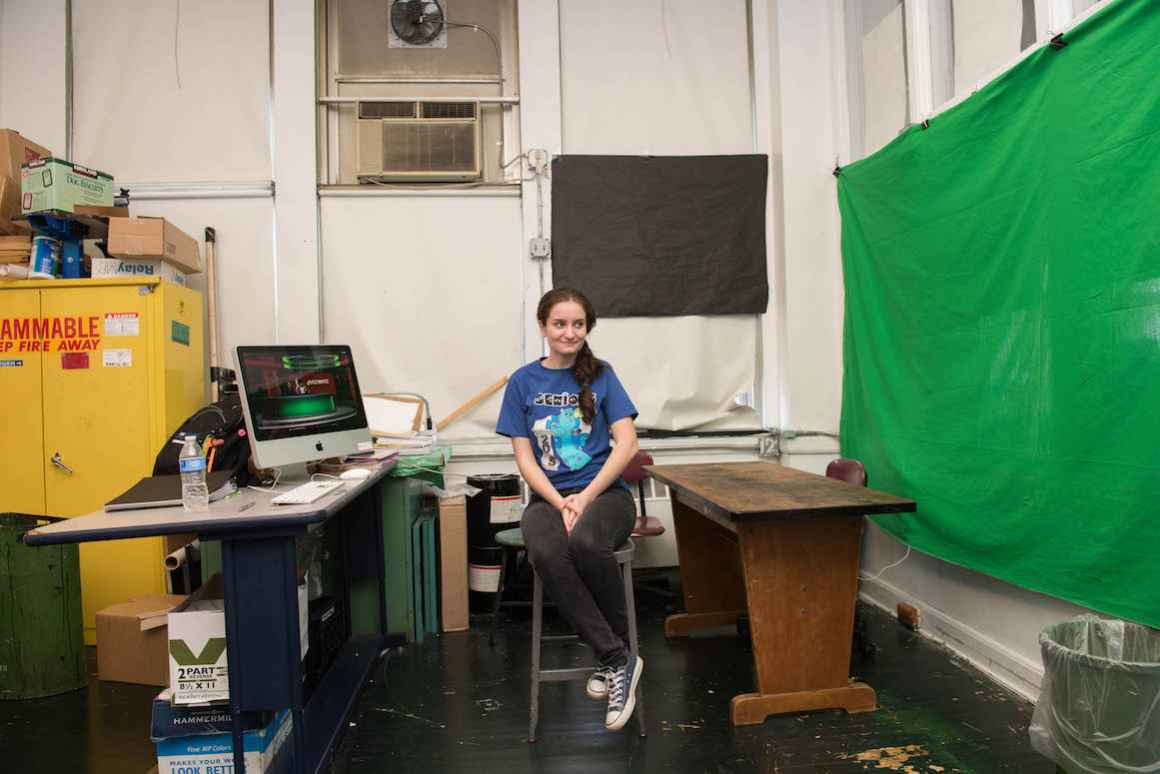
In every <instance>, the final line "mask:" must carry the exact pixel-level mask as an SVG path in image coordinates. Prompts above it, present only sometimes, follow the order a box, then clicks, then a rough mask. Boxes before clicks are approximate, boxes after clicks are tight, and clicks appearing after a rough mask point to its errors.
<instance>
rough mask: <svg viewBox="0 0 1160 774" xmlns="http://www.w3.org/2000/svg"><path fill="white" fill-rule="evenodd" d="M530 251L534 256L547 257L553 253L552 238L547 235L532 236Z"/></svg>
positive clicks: (529, 244) (529, 245)
mask: <svg viewBox="0 0 1160 774" xmlns="http://www.w3.org/2000/svg"><path fill="white" fill-rule="evenodd" d="M528 252H530V253H531V254H532V257H533V258H547V257H548V256H550V255H551V254H552V240H550V239H548V238H547V237H532V241H531V242H529V243H528Z"/></svg>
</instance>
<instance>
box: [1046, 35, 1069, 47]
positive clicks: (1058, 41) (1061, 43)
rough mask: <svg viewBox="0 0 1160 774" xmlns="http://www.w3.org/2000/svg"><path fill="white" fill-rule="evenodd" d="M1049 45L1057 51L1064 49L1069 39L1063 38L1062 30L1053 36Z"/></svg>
mask: <svg viewBox="0 0 1160 774" xmlns="http://www.w3.org/2000/svg"><path fill="white" fill-rule="evenodd" d="M1047 45H1049V46H1051V48H1052V49H1053V50H1055V51H1062V50H1063V49H1065V48H1067V41H1066V40H1064V39H1063V33H1062V32H1061V33H1059V34H1058V35H1056V36H1055V37H1054V38H1052V39H1051V42H1050V43H1048V44H1047Z"/></svg>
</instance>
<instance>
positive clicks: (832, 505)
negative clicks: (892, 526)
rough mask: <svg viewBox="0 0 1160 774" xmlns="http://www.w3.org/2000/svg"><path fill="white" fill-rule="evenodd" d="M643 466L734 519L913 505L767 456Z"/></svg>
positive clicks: (908, 508) (866, 511) (905, 509)
mask: <svg viewBox="0 0 1160 774" xmlns="http://www.w3.org/2000/svg"><path fill="white" fill-rule="evenodd" d="M645 470H646V472H648V474H649V475H650V476H652V477H653V478H656V479H658V480H660V481H663V482H664V483H665V484H667V485H668V486H670V487H672V488H674V489H677V490H680V491H682V492H684V493H685V494H686V495H687V496H690V497H693V498H699V499H700V500H702V501H704V502H707V503H711V504H713V505H715V506H716V507H717V508H719V509H720V510H721V511H722V512H724V513H728V514H731V518H733V519H735V520H742V519H746V518H776V519H792V518H800V517H809V516H841V515H863V514H876V513H903V512H910V511H914V510H915V503H914V501H913V500H909V499H907V498H904V497H897V496H895V495H892V494H889V493H886V492H880V491H878V490H876V489H868V488H866V487H859V486H854V485H853V484H847V483H846V482H844V481H839V480H837V479H833V478H826V477H825V476H818V475H815V474H813V473H807V472H805V471H802V470H796V469H794V468H788V467H784V466H782V465H777V464H774V463H771V462H728V463H709V464H698V465H649V466H646V467H645Z"/></svg>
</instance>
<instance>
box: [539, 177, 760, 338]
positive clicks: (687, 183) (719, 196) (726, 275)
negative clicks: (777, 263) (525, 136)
mask: <svg viewBox="0 0 1160 774" xmlns="http://www.w3.org/2000/svg"><path fill="white" fill-rule="evenodd" d="M767 167H768V160H767V157H766V156H764V155H745V156H557V157H556V158H555V159H554V160H553V162H552V280H553V285H554V286H555V287H565V286H568V287H575V288H578V289H579V290H581V291H582V292H583V293H584V294H585V295H587V296H588V297H589V298H590V299H591V300H592V303H593V305H595V307H596V312H597V314H598V315H600V316H602V317H665V316H677V315H725V314H761V313H763V312H765V309H766V306H767V305H768V303H769V283H768V282H767V280H766V269H765V186H766V177H767Z"/></svg>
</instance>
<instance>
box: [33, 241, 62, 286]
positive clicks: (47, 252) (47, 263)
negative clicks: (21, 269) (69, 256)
mask: <svg viewBox="0 0 1160 774" xmlns="http://www.w3.org/2000/svg"><path fill="white" fill-rule="evenodd" d="M59 273H60V241H59V240H56V239H53V238H52V237H46V236H37V237H33V238H32V262H31V263H30V264H29V275H30V276H33V277H39V278H41V279H54V278H55V277H56V275H57V274H59Z"/></svg>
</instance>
